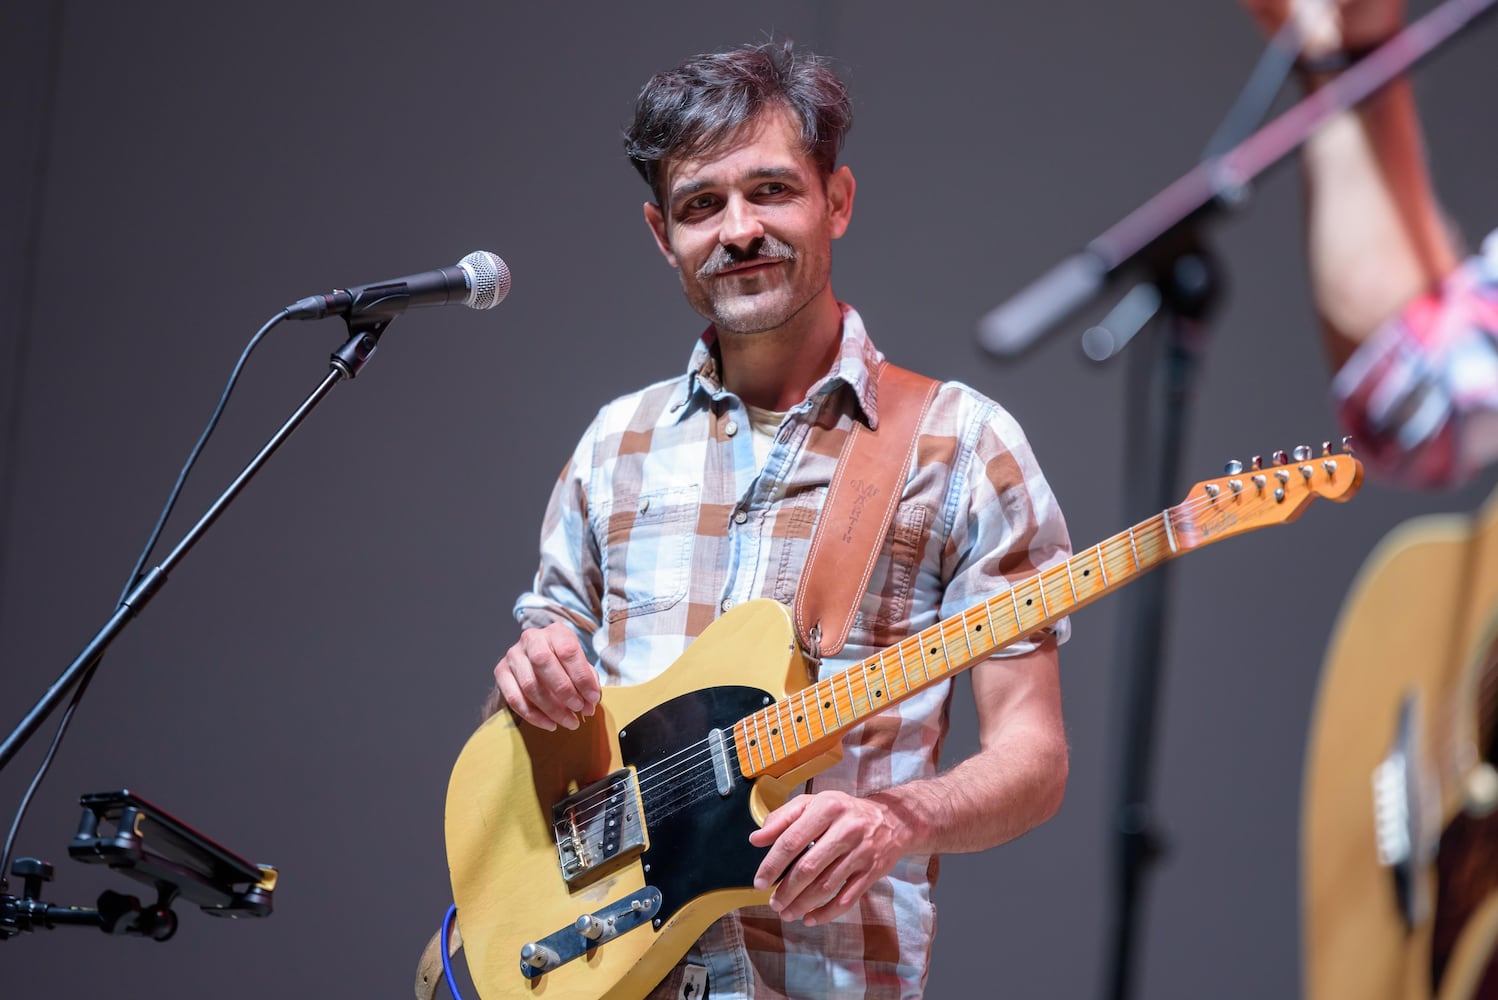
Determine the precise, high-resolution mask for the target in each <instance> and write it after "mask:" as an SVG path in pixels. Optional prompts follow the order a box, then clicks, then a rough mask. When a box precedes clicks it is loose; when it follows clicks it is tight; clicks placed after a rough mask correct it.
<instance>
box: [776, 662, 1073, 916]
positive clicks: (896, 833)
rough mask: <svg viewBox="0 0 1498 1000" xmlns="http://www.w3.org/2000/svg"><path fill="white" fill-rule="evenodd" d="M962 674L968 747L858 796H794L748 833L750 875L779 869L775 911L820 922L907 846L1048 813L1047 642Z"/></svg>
mask: <svg viewBox="0 0 1498 1000" xmlns="http://www.w3.org/2000/svg"><path fill="white" fill-rule="evenodd" d="M972 682H973V694H974V698H975V700H976V702H977V708H978V728H979V749H978V752H977V753H975V754H974V755H973V756H971V757H969V758H967V759H966V760H964V761H962V762H961V763H959V764H958V765H957V766H956V767H954V768H952V769H951V770H949V771H947V772H945V773H943V774H940V775H938V776H936V777H934V778H930V779H926V780H923V781H913V782H909V783H907V784H904V785H899V786H897V787H895V788H890V789H886V790H884V791H880V792H875V793H873V794H872V795H869V796H868V797H866V798H858V797H855V796H851V795H847V794H845V793H842V792H817V793H814V794H810V795H801V796H798V797H796V798H794V799H792V800H791V801H790V802H787V803H786V804H785V805H784V806H782V807H781V808H779V809H777V810H775V812H773V813H771V814H770V816H769V817H767V818H766V821H765V825H764V827H763V828H762V829H760V830H758V831H756V832H755V833H753V834H752V835H751V836H750V838H749V839H750V841H751V842H752V843H754V844H756V845H759V846H764V845H766V844H771V843H773V845H774V846H773V847H771V849H770V852H769V854H768V855H767V856H766V858H765V861H764V863H763V864H762V865H761V867H760V869H759V872H758V874H757V876H756V878H755V884H756V885H758V886H759V887H760V888H767V887H769V886H770V885H771V884H773V883H774V882H775V880H776V879H777V878H779V879H780V884H779V885H778V886H777V887H776V889H775V892H774V894H773V895H772V897H771V905H772V906H774V907H776V908H777V909H779V910H780V912H781V913H782V914H783V915H784V916H786V917H787V918H792V919H793V918H797V917H800V918H802V919H803V920H805V921H806V922H807V923H813V924H815V923H824V922H826V921H828V920H831V919H834V918H835V917H838V916H840V915H841V914H843V913H845V912H847V911H848V910H849V909H851V908H852V907H853V905H854V904H855V903H856V902H857V901H858V899H859V897H861V896H862V895H863V894H864V893H865V892H867V891H868V889H869V887H870V886H871V885H873V884H874V882H875V881H877V880H878V879H880V878H882V877H883V876H884V875H886V874H888V873H889V871H890V870H891V869H892V868H893V867H894V865H895V863H896V862H897V861H898V860H899V859H900V858H902V857H904V856H905V855H907V854H934V853H956V852H966V851H980V850H984V849H986V848H989V847H993V846H996V845H998V844H1002V843H1004V842H1005V841H1008V840H1012V839H1014V838H1015V837H1018V836H1019V835H1020V834H1022V833H1024V832H1025V831H1027V830H1030V829H1032V828H1033V827H1035V826H1038V825H1039V824H1041V823H1043V822H1045V821H1046V820H1047V819H1049V818H1050V817H1051V816H1053V815H1054V814H1055V812H1056V810H1057V809H1059V808H1060V806H1061V799H1062V796H1063V794H1064V792H1065V788H1066V775H1067V747H1066V732H1065V728H1064V726H1063V723H1062V717H1061V685H1060V680H1059V671H1058V667H1057V657H1056V647H1055V644H1054V643H1053V642H1049V641H1048V642H1046V643H1043V644H1042V645H1041V647H1040V648H1039V649H1037V650H1035V651H1034V652H1031V653H1028V654H1025V655H1023V656H1017V657H1012V658H1009V659H995V660H988V661H986V662H984V663H981V664H979V665H977V666H976V667H974V668H973V670H972ZM803 851H804V852H805V853H804V854H803V853H802V852H803ZM798 856H799V860H796V859H797V858H798ZM792 861H794V864H792ZM782 875H783V877H782Z"/></svg>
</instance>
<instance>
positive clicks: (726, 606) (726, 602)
mask: <svg viewBox="0 0 1498 1000" xmlns="http://www.w3.org/2000/svg"><path fill="white" fill-rule="evenodd" d="M718 607H720V608H722V609H723V610H724V611H732V610H733V598H732V597H725V598H723V603H722V604H720V605H718Z"/></svg>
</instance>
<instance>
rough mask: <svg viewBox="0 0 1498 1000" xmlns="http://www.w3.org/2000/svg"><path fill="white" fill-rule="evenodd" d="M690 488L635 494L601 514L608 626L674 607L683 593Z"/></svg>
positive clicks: (692, 532) (691, 525)
mask: <svg viewBox="0 0 1498 1000" xmlns="http://www.w3.org/2000/svg"><path fill="white" fill-rule="evenodd" d="M700 492H701V491H700V490H699V489H698V487H696V486H677V487H672V488H669V489H662V490H654V491H652V492H649V493H641V494H640V495H639V496H638V497H636V498H635V499H633V500H623V501H620V502H617V503H615V504H614V505H612V506H611V507H610V508H609V509H608V510H607V511H606V512H604V514H603V524H602V526H601V527H602V529H603V530H602V532H601V534H602V536H603V539H604V558H603V591H604V592H603V613H604V617H605V618H606V619H607V620H608V621H611V622H612V621H618V620H619V619H620V618H625V617H628V616H631V615H646V614H652V613H654V612H657V611H664V610H666V609H667V608H670V607H672V606H674V605H675V604H676V603H677V602H679V601H680V600H681V599H682V598H683V597H685V596H686V593H687V585H688V583H689V582H690V579H691V571H692V544H693V541H694V539H695V537H696V528H697V505H698V498H699V495H700Z"/></svg>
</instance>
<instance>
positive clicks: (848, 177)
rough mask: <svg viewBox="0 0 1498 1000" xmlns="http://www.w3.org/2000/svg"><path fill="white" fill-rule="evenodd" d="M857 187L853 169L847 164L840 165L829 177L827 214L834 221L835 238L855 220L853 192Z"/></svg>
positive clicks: (845, 230) (833, 232)
mask: <svg viewBox="0 0 1498 1000" xmlns="http://www.w3.org/2000/svg"><path fill="white" fill-rule="evenodd" d="M857 188H858V184H857V182H855V181H854V180H853V171H851V170H849V169H848V168H847V167H846V166H842V167H838V168H837V169H836V170H834V171H833V172H832V176H831V177H829V178H827V214H828V216H829V217H830V219H831V222H832V238H833V239H837V238H838V237H840V236H842V235H843V233H846V232H847V231H848V224H849V223H850V222H852V221H853V194H854V192H855V191H856V190H857Z"/></svg>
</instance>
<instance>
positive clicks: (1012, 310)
mask: <svg viewBox="0 0 1498 1000" xmlns="http://www.w3.org/2000/svg"><path fill="white" fill-rule="evenodd" d="M1495 3H1498V0H1447V2H1446V3H1444V4H1442V5H1440V6H1439V7H1437V8H1435V9H1434V10H1432V11H1431V12H1430V13H1428V14H1427V15H1425V16H1424V17H1422V18H1420V19H1419V20H1417V21H1415V22H1413V23H1411V24H1410V25H1409V26H1407V27H1406V28H1405V29H1404V30H1403V31H1402V32H1400V33H1399V34H1398V35H1396V36H1394V37H1393V38H1392V39H1390V40H1389V41H1388V42H1386V43H1385V44H1384V45H1382V46H1380V47H1379V48H1378V49H1377V50H1376V51H1374V52H1372V53H1370V54H1369V55H1368V56H1367V57H1365V58H1364V59H1362V60H1361V61H1359V62H1358V63H1357V64H1356V65H1354V66H1352V67H1350V68H1348V69H1347V70H1346V71H1345V72H1343V73H1342V74H1341V75H1339V76H1338V77H1336V78H1335V79H1333V80H1331V81H1329V82H1328V83H1327V84H1325V85H1324V86H1323V87H1321V88H1320V89H1319V90H1318V91H1316V93H1314V94H1311V95H1309V96H1308V97H1306V98H1304V99H1303V100H1301V101H1300V102H1299V103H1297V104H1295V105H1294V106H1293V107H1291V108H1290V109H1289V110H1288V111H1286V112H1285V113H1283V114H1282V115H1280V116H1279V117H1278V118H1276V119H1274V120H1272V121H1270V122H1269V123H1268V124H1266V125H1264V126H1263V127H1262V128H1260V129H1259V130H1258V131H1257V132H1255V133H1254V134H1253V135H1251V136H1249V137H1248V138H1247V139H1245V140H1244V141H1242V142H1241V143H1239V144H1238V145H1237V146H1236V147H1234V148H1232V149H1230V150H1229V151H1227V152H1226V153H1223V154H1222V155H1220V156H1215V157H1209V158H1208V159H1206V160H1204V161H1203V162H1202V163H1201V164H1199V165H1198V166H1196V167H1195V168H1194V169H1192V170H1191V171H1190V172H1188V173H1187V174H1185V175H1184V176H1182V177H1181V178H1179V179H1178V180H1177V181H1175V182H1174V183H1173V184H1171V185H1170V186H1169V187H1167V188H1165V189H1164V190H1163V191H1161V192H1160V193H1159V194H1157V195H1155V197H1153V198H1151V199H1150V200H1149V201H1148V202H1146V203H1145V204H1143V205H1142V206H1140V207H1139V208H1138V209H1136V210H1135V211H1134V212H1133V213H1131V214H1130V215H1128V216H1126V217H1125V218H1124V219H1123V220H1122V221H1120V222H1119V223H1117V224H1116V225H1114V226H1113V227H1112V228H1111V229H1109V230H1107V231H1106V232H1104V233H1103V234H1102V235H1100V236H1098V237H1097V238H1096V239H1094V240H1093V241H1092V242H1091V243H1089V244H1088V245H1087V247H1086V249H1085V250H1084V251H1083V252H1082V253H1078V254H1075V255H1073V256H1072V257H1069V258H1067V259H1066V260H1064V261H1063V262H1062V263H1061V264H1060V265H1058V266H1056V267H1054V268H1053V269H1052V270H1051V271H1050V272H1048V273H1047V274H1045V275H1043V276H1042V277H1041V278H1040V279H1038V280H1036V281H1034V282H1032V283H1031V284H1030V285H1029V286H1028V287H1026V288H1025V289H1023V290H1021V291H1020V292H1019V293H1018V294H1017V295H1015V296H1013V297H1011V298H1010V299H1009V300H1008V301H1007V302H1006V303H1004V304H1003V305H1001V306H1000V307H998V308H997V309H995V310H993V311H992V312H991V313H990V314H989V315H988V316H987V317H985V318H984V320H983V322H982V325H981V328H980V342H981V343H982V345H983V346H984V348H985V349H987V350H988V351H990V353H993V354H995V355H997V356H1000V357H1006V356H1012V355H1016V354H1019V353H1021V352H1023V351H1025V350H1027V349H1029V348H1030V347H1031V346H1033V345H1034V344H1035V343H1036V342H1037V341H1038V340H1039V339H1040V338H1041V337H1042V336H1044V335H1046V334H1047V333H1048V332H1049V331H1051V330H1052V329H1054V328H1055V327H1057V326H1059V325H1060V324H1061V323H1062V322H1063V321H1064V320H1066V319H1067V318H1069V317H1070V316H1072V315H1073V314H1074V313H1076V312H1077V311H1079V310H1080V309H1081V308H1082V307H1083V306H1085V305H1087V304H1088V303H1090V302H1091V301H1092V300H1093V299H1095V298H1096V297H1097V296H1098V295H1099V294H1101V292H1102V291H1103V290H1104V289H1105V288H1106V287H1108V286H1109V285H1111V284H1113V283H1114V282H1116V281H1118V280H1119V279H1120V278H1122V277H1123V276H1124V275H1126V274H1130V273H1137V272H1139V271H1143V273H1144V278H1143V281H1142V282H1141V283H1140V284H1139V285H1137V286H1136V287H1135V289H1134V291H1132V292H1131V293H1130V294H1129V295H1128V296H1126V297H1125V299H1124V300H1123V301H1122V302H1120V303H1119V305H1118V306H1117V307H1115V308H1114V310H1113V312H1112V313H1110V314H1109V317H1108V318H1107V319H1105V320H1104V321H1103V323H1102V324H1101V325H1100V326H1099V327H1094V328H1093V329H1092V330H1089V331H1088V334H1087V336H1086V337H1084V341H1083V344H1084V348H1085V349H1086V351H1087V353H1088V354H1089V356H1091V357H1092V358H1093V359H1094V360H1099V361H1101V360H1104V359H1105V358H1107V357H1109V356H1111V355H1113V354H1115V353H1117V351H1119V350H1120V349H1122V347H1123V346H1124V345H1125V344H1126V343H1127V342H1128V341H1129V339H1130V338H1131V337H1132V336H1134V335H1135V334H1136V333H1137V332H1139V331H1141V330H1145V329H1147V328H1149V327H1152V326H1153V327H1156V329H1155V335H1153V336H1149V337H1147V338H1146V340H1147V341H1149V342H1151V343H1152V346H1154V347H1156V349H1157V350H1158V349H1163V358H1162V359H1161V361H1162V367H1163V376H1160V377H1159V378H1158V381H1160V382H1161V383H1163V384H1161V385H1160V386H1159V387H1158V388H1159V389H1160V390H1161V391H1162V394H1163V407H1162V412H1161V413H1160V415H1159V427H1158V430H1159V434H1158V435H1157V434H1155V433H1152V431H1154V430H1155V429H1156V428H1155V426H1154V425H1155V421H1154V420H1153V419H1152V417H1151V414H1150V412H1149V411H1150V403H1149V400H1150V399H1151V398H1153V397H1152V393H1151V392H1150V389H1151V384H1152V383H1153V382H1154V381H1157V379H1156V377H1155V376H1156V374H1157V373H1156V371H1155V367H1154V364H1153V363H1154V361H1155V359H1156V356H1155V353H1154V352H1153V351H1136V352H1134V355H1133V357H1132V358H1131V359H1130V360H1131V364H1130V366H1129V386H1128V398H1129V400H1130V401H1131V403H1130V406H1129V411H1128V414H1127V416H1126V426H1125V430H1126V433H1127V435H1128V440H1130V441H1149V442H1153V441H1158V442H1159V450H1158V453H1157V454H1152V455H1151V456H1149V461H1147V462H1146V463H1145V464H1146V465H1147V466H1153V467H1154V469H1155V474H1154V476H1153V477H1150V476H1140V477H1134V478H1131V479H1130V480H1129V487H1128V495H1127V496H1126V498H1125V503H1126V506H1127V507H1128V508H1130V511H1129V512H1130V513H1131V514H1132V515H1133V516H1135V517H1136V518H1142V517H1146V516H1148V515H1149V514H1150V513H1151V512H1153V511H1155V510H1159V509H1162V508H1164V507H1166V506H1169V505H1170V504H1171V503H1173V502H1174V500H1175V499H1176V492H1175V491H1176V479H1177V469H1178V465H1179V457H1180V451H1181V443H1182V431H1183V427H1184V422H1185V410H1186V404H1187V403H1188V401H1189V399H1190V395H1191V387H1192V379H1193V376H1194V373H1195V368H1196V357H1197V354H1198V352H1199V350H1200V347H1201V344H1202V342H1203V341H1204V339H1205V329H1206V327H1205V318H1206V316H1207V315H1208V313H1209V312H1210V309H1211V307H1212V305H1213V304H1214V302H1215V300H1216V298H1217V292H1218V285H1219V284H1220V281H1219V280H1218V278H1217V276H1216V269H1215V267H1213V265H1212V259H1211V256H1210V255H1209V254H1207V253H1205V252H1204V251H1203V249H1202V246H1203V244H1202V240H1201V236H1200V233H1201V230H1202V229H1203V228H1204V226H1205V223H1206V221H1207V219H1208V218H1210V217H1211V216H1213V215H1214V214H1215V213H1216V212H1218V211H1219V210H1220V209H1222V208H1224V207H1236V206H1237V205H1239V204H1241V203H1242V202H1243V201H1244V200H1245V199H1246V197H1247V194H1248V185H1249V183H1250V182H1251V181H1253V180H1254V179H1255V178H1257V177H1258V175H1259V174H1261V173H1263V172H1264V171H1266V170H1267V169H1268V168H1270V167H1272V166H1274V165H1275V164H1277V163H1278V162H1280V161H1281V160H1283V159H1284V158H1285V157H1287V156H1289V155H1290V154H1291V153H1292V152H1294V151H1295V150H1296V149H1298V148H1299V147H1300V146H1301V145H1303V144H1304V143H1305V141H1306V140H1307V139H1308V138H1309V137H1310V135H1311V133H1313V132H1314V131H1315V130H1316V129H1317V128H1319V127H1320V126H1321V125H1322V124H1323V123H1324V122H1326V121H1327V120H1328V119H1329V118H1331V117H1332V116H1333V115H1335V114H1338V113H1340V112H1342V111H1345V110H1347V109H1349V108H1352V107H1353V106H1355V105H1357V104H1359V103H1361V102H1362V101H1364V100H1366V99H1367V98H1368V97H1370V96H1372V95H1373V94H1375V93H1376V92H1378V91H1379V90H1381V89H1382V88H1383V87H1384V86H1386V85H1387V84H1388V83H1390V82H1391V81H1392V80H1393V79H1395V78H1396V77H1398V76H1399V75H1401V74H1403V73H1404V72H1406V71H1407V70H1408V69H1410V68H1411V67H1412V66H1413V65H1414V64H1415V63H1416V62H1418V61H1420V60H1421V59H1423V58H1424V57H1426V56H1427V55H1429V54H1430V53H1431V52H1433V51H1434V50H1435V49H1436V48H1438V47H1439V46H1440V45H1442V44H1444V43H1445V42H1447V41H1449V40H1450V39H1451V38H1453V37H1454V36H1455V35H1457V34H1458V33H1459V32H1461V31H1462V30H1463V29H1465V28H1466V27H1468V26H1469V25H1470V24H1471V23H1472V22H1473V21H1474V20H1475V19H1476V18H1477V17H1478V16H1480V15H1482V14H1484V13H1486V12H1487V11H1488V10H1490V9H1491V8H1492V7H1493V5H1494V4H1495ZM1159 313H1163V314H1164V315H1163V316H1161V317H1160V318H1161V319H1162V320H1163V321H1164V323H1163V326H1164V327H1165V332H1164V334H1163V336H1162V335H1160V334H1159V332H1158V325H1157V324H1154V323H1152V320H1154V319H1155V318H1156V316H1157V314H1159ZM1169 573H1170V564H1166V566H1164V567H1162V568H1161V570H1160V571H1159V572H1156V573H1152V574H1148V575H1147V576H1146V577H1145V578H1144V579H1142V580H1140V581H1139V582H1138V583H1136V584H1135V586H1134V587H1133V588H1131V589H1130V591H1129V593H1128V594H1126V595H1124V596H1125V599H1126V601H1127V602H1129V603H1127V604H1126V605H1125V608H1124V609H1123V610H1124V615H1123V619H1122V622H1123V624H1122V627H1121V628H1122V631H1123V632H1124V638H1125V640H1126V641H1125V648H1126V649H1127V650H1128V651H1129V654H1128V659H1127V662H1126V663H1125V671H1124V684H1123V686H1124V697H1123V708H1122V711H1121V716H1122V720H1121V721H1122V726H1123V732H1122V737H1123V739H1122V743H1123V747H1122V761H1121V767H1120V771H1121V773H1120V794H1119V798H1118V803H1117V808H1116V811H1115V813H1114V822H1115V832H1116V833H1117V838H1118V839H1117V841H1116V849H1115V853H1114V862H1115V865H1116V871H1115V876H1116V878H1115V882H1114V886H1115V898H1114V904H1115V906H1114V910H1113V914H1112V924H1111V927H1110V931H1111V940H1110V954H1109V967H1108V968H1109V979H1108V992H1107V994H1106V995H1107V996H1108V997H1110V998H1112V1000H1126V998H1128V997H1129V996H1130V995H1131V993H1130V991H1131V988H1132V985H1133V950H1134V942H1135V937H1136V934H1135V916H1136V912H1137V909H1138V904H1139V897H1140V894H1141V891H1142V889H1143V883H1144V876H1145V874H1146V872H1147V870H1148V868H1149V866H1150V865H1151V864H1152V863H1154V862H1155V861H1157V860H1158V859H1159V858H1160V856H1161V854H1162V853H1163V851H1164V847H1165V844H1164V837H1163V835H1162V834H1161V833H1160V831H1159V830H1158V828H1157V826H1156V824H1155V820H1154V816H1153V814H1152V810H1151V807H1150V803H1149V790H1150V762H1151V760H1152V756H1153V749H1154V713H1155V707H1156V702H1157V697H1156V691H1157V688H1158V685H1159V675H1160V667H1161V661H1162V650H1163V637H1164V633H1165V619H1166V590H1167V584H1168V582H1169Z"/></svg>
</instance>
